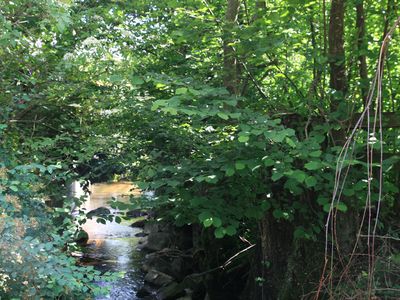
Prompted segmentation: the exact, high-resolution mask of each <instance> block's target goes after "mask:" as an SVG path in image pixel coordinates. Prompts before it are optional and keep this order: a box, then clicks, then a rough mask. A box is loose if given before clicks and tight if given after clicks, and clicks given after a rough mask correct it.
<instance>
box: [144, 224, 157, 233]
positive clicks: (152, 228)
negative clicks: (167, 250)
mask: <svg viewBox="0 0 400 300" xmlns="http://www.w3.org/2000/svg"><path fill="white" fill-rule="evenodd" d="M159 231H160V224H159V223H156V222H146V224H144V228H143V232H144V233H146V234H151V233H156V232H159Z"/></svg>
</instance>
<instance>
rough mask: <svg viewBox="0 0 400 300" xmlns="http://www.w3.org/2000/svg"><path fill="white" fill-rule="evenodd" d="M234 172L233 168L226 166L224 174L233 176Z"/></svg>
mask: <svg viewBox="0 0 400 300" xmlns="http://www.w3.org/2000/svg"><path fill="white" fill-rule="evenodd" d="M234 174H235V169H234V168H232V167H228V168H227V169H226V170H225V175H226V176H228V177H230V176H233V175H234Z"/></svg>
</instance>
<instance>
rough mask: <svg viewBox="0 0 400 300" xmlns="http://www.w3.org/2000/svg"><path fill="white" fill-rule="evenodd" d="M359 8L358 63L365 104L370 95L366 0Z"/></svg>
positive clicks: (357, 25) (357, 24) (357, 22)
mask: <svg viewBox="0 0 400 300" xmlns="http://www.w3.org/2000/svg"><path fill="white" fill-rule="evenodd" d="M356 10H357V20H356V29H357V33H358V34H357V50H358V63H359V74H360V80H361V82H360V86H361V98H362V100H363V103H364V105H366V103H367V97H368V69H367V56H366V55H365V52H364V51H366V50H367V48H366V44H365V14H364V0H361V1H360V2H359V3H358V4H357V5H356Z"/></svg>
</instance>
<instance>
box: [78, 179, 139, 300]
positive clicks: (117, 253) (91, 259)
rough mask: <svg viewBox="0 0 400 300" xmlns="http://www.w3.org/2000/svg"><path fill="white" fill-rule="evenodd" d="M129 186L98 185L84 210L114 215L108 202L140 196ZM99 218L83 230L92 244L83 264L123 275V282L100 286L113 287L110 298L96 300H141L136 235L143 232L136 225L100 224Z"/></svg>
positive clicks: (84, 255) (90, 222) (122, 184)
mask: <svg viewBox="0 0 400 300" xmlns="http://www.w3.org/2000/svg"><path fill="white" fill-rule="evenodd" d="M132 188H133V186H132V184H131V183H129V182H117V183H97V184H93V185H92V186H91V188H90V190H91V194H90V196H89V197H88V199H87V201H86V202H85V203H84V204H83V205H82V208H85V209H86V212H89V211H91V210H93V209H96V208H99V207H107V208H108V209H110V210H111V212H114V213H115V210H113V209H111V208H110V206H109V204H108V203H107V202H108V201H110V200H111V198H115V199H117V200H118V201H123V202H129V195H130V194H137V193H139V191H138V190H133V191H131V189H132ZM95 219H96V218H93V219H92V220H87V222H86V223H85V224H84V225H83V230H85V231H86V232H87V233H88V234H89V241H88V244H87V246H86V247H85V248H84V252H83V257H82V259H81V262H82V263H83V264H85V265H93V266H94V267H95V269H97V270H100V271H102V272H106V271H112V272H123V273H124V275H123V277H122V278H120V279H118V280H116V281H114V282H111V283H101V282H100V283H99V284H100V285H109V286H110V288H111V291H110V294H109V295H108V296H106V297H104V296H103V297H98V298H96V299H99V300H100V299H101V300H102V299H117V300H126V299H132V300H135V299H139V298H137V297H136V293H137V291H138V289H139V288H140V287H141V286H142V284H143V273H142V272H141V270H140V264H141V261H142V259H143V254H142V253H141V252H140V251H137V250H136V247H137V243H138V240H139V238H138V237H135V234H136V233H138V232H140V231H141V230H140V229H138V228H132V227H130V226H129V224H131V223H132V221H124V220H123V221H122V222H121V224H118V223H116V222H109V221H107V223H106V224H101V223H97V222H96V220H95Z"/></svg>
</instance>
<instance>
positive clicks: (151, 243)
mask: <svg viewBox="0 0 400 300" xmlns="http://www.w3.org/2000/svg"><path fill="white" fill-rule="evenodd" d="M170 242H171V240H170V235H169V234H168V233H166V232H154V233H151V234H149V236H148V237H147V243H146V244H145V245H144V246H143V249H146V250H150V251H160V250H161V249H163V248H166V247H168V246H169V244H170Z"/></svg>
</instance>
